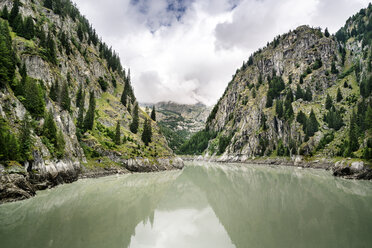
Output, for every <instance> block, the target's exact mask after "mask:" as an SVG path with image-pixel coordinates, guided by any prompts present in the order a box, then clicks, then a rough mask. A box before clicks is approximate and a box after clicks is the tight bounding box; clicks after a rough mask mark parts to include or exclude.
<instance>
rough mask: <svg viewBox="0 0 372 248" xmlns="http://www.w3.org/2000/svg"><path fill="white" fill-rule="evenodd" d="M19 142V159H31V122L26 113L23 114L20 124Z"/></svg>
mask: <svg viewBox="0 0 372 248" xmlns="http://www.w3.org/2000/svg"><path fill="white" fill-rule="evenodd" d="M19 143H20V155H21V160H22V161H27V160H31V159H32V154H31V148H32V143H33V139H32V137H31V122H30V116H29V114H28V113H26V114H25V116H24V118H23V121H22V124H21V132H20V136H19Z"/></svg>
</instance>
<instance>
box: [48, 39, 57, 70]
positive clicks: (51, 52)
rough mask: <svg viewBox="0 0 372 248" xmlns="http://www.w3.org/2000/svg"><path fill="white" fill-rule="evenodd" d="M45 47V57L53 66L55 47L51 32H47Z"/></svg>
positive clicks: (55, 57) (55, 60)
mask: <svg viewBox="0 0 372 248" xmlns="http://www.w3.org/2000/svg"><path fill="white" fill-rule="evenodd" d="M46 45H47V51H48V53H47V57H48V59H49V61H50V62H52V63H53V64H57V56H56V45H55V43H54V40H53V37H52V34H51V32H49V34H48V38H47V43H46Z"/></svg>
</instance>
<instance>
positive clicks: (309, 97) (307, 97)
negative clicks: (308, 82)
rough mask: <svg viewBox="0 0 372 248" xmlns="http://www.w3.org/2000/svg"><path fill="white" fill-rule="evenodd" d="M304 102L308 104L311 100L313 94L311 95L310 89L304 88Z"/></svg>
mask: <svg viewBox="0 0 372 248" xmlns="http://www.w3.org/2000/svg"><path fill="white" fill-rule="evenodd" d="M304 100H305V101H308V102H310V101H312V100H313V94H312V93H311V89H310V87H306V92H305V96H304Z"/></svg>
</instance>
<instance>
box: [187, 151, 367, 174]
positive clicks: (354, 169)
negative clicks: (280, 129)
mask: <svg viewBox="0 0 372 248" xmlns="http://www.w3.org/2000/svg"><path fill="white" fill-rule="evenodd" d="M180 157H181V158H182V160H184V161H203V162H215V163H241V164H254V165H281V166H289V167H297V168H304V169H308V168H311V169H322V170H327V171H329V170H331V171H332V175H333V176H335V177H342V178H345V179H355V180H372V167H371V165H370V164H365V162H364V161H353V160H352V159H350V158H344V159H342V160H340V161H336V162H335V159H329V158H319V159H315V160H305V159H304V157H302V156H293V157H291V158H290V157H276V158H275V157H274V158H273V157H270V158H240V157H215V156H212V157H204V156H180Z"/></svg>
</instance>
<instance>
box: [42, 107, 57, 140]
mask: <svg viewBox="0 0 372 248" xmlns="http://www.w3.org/2000/svg"><path fill="white" fill-rule="evenodd" d="M43 135H44V136H45V137H46V138H48V140H49V141H50V143H52V144H54V145H55V144H57V126H56V123H55V122H54V120H53V113H52V110H50V111H49V112H48V113H47V115H46V117H45V120H44V126H43Z"/></svg>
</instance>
